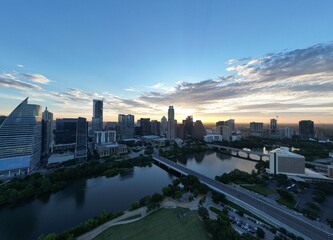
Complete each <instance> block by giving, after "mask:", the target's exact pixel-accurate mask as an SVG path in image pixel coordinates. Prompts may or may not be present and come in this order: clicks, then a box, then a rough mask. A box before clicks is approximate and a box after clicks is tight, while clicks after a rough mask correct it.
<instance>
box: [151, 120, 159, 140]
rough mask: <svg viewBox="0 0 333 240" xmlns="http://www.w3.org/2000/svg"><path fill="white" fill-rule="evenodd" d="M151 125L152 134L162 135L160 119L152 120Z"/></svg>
mask: <svg viewBox="0 0 333 240" xmlns="http://www.w3.org/2000/svg"><path fill="white" fill-rule="evenodd" d="M150 126H151V134H152V135H156V136H160V135H161V123H160V122H159V121H157V120H152V121H151V122H150Z"/></svg>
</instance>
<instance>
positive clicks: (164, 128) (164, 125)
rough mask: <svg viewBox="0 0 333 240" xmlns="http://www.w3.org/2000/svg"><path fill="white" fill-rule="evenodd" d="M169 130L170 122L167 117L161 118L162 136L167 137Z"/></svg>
mask: <svg viewBox="0 0 333 240" xmlns="http://www.w3.org/2000/svg"><path fill="white" fill-rule="evenodd" d="M167 130H168V120H167V119H166V117H165V116H163V117H162V118H161V136H166V134H167Z"/></svg>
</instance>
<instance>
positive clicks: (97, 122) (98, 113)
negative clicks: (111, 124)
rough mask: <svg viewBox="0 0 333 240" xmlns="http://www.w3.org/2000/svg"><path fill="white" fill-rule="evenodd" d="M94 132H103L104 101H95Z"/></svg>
mask: <svg viewBox="0 0 333 240" xmlns="http://www.w3.org/2000/svg"><path fill="white" fill-rule="evenodd" d="M92 130H93V132H94V131H102V130H103V101H102V100H96V99H94V100H93V118H92Z"/></svg>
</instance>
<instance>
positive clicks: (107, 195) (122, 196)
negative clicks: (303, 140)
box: [0, 152, 256, 240]
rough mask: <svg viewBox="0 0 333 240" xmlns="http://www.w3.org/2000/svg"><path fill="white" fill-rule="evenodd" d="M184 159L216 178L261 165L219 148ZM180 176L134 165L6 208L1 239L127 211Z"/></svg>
mask: <svg viewBox="0 0 333 240" xmlns="http://www.w3.org/2000/svg"><path fill="white" fill-rule="evenodd" d="M178 163H179V164H182V165H184V166H186V167H188V168H190V169H192V170H194V171H197V172H199V173H201V174H204V175H206V176H208V177H211V178H214V177H215V176H216V175H221V174H223V173H225V172H230V171H232V170H234V169H235V168H238V169H240V170H243V171H246V172H251V171H252V169H254V166H255V164H256V162H252V161H248V160H243V159H239V158H236V157H232V156H228V155H223V154H220V153H216V152H205V153H195V154H189V155H187V156H182V157H179V158H178ZM174 178H175V177H174V176H173V175H172V174H170V173H168V172H166V171H165V170H163V169H161V168H160V167H158V166H156V165H152V166H151V167H143V168H140V167H134V169H133V171H131V172H129V173H127V174H124V175H122V176H116V177H112V178H107V177H97V178H90V179H85V180H83V179H82V180H78V181H76V182H74V183H73V184H71V185H70V186H68V187H67V188H65V189H63V190H61V191H59V192H57V193H54V194H51V195H50V197H49V198H48V199H34V200H32V201H30V202H27V203H24V204H22V205H21V206H16V207H15V208H5V209H2V210H0V239H1V240H5V239H9V240H12V239H13V240H14V239H15V240H21V239H22V240H23V239H24V240H29V239H36V238H37V237H38V236H40V235H42V234H47V233H51V232H63V231H64V230H66V229H68V228H70V227H73V226H75V225H77V224H79V223H80V222H83V221H85V220H87V219H88V218H91V217H93V216H96V215H99V214H100V213H101V212H102V211H103V210H107V211H113V212H115V211H123V210H126V209H128V208H129V207H130V205H131V203H132V202H134V201H138V200H139V199H140V198H142V197H143V196H146V195H151V194H153V193H155V192H161V190H162V188H163V187H164V186H166V185H168V184H169V183H171V182H172V180H173V179H174Z"/></svg>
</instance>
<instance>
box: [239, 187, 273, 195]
mask: <svg viewBox="0 0 333 240" xmlns="http://www.w3.org/2000/svg"><path fill="white" fill-rule="evenodd" d="M241 186H242V187H243V188H245V189H248V190H250V191H253V192H256V193H259V194H261V195H264V196H265V197H267V196H269V195H272V194H274V193H276V192H274V191H272V190H270V189H268V188H266V187H263V186H259V185H253V186H248V185H241Z"/></svg>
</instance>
